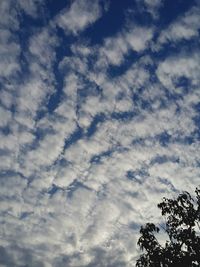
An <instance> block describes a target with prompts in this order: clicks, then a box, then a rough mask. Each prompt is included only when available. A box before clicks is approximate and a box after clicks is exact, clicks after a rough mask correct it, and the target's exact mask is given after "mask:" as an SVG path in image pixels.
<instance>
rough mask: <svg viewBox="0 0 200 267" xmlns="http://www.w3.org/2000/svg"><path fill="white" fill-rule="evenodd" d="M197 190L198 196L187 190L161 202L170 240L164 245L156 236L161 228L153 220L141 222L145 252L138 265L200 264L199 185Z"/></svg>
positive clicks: (185, 266)
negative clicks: (174, 197) (151, 221)
mask: <svg viewBox="0 0 200 267" xmlns="http://www.w3.org/2000/svg"><path fill="white" fill-rule="evenodd" d="M195 194H196V197H195V199H193V198H192V197H191V195H190V194H189V193H188V192H184V193H182V194H180V195H179V196H178V197H177V198H176V199H167V198H163V202H161V203H160V204H158V208H159V209H161V212H162V216H164V217H165V221H166V223H165V226H164V227H163V229H164V230H165V232H166V233H167V235H168V237H169V240H168V241H166V243H165V244H164V245H163V246H162V245H161V244H160V243H159V242H158V240H157V238H156V233H158V232H159V231H160V229H159V228H158V227H156V226H155V225H154V224H153V223H147V224H146V225H145V226H144V227H143V226H142V227H141V229H140V234H141V236H140V238H139V240H138V245H139V247H140V249H141V250H144V251H145V253H144V254H142V255H141V256H140V258H139V259H138V260H137V263H136V267H178V266H181V267H193V266H200V232H199V230H200V228H199V222H200V189H196V190H195Z"/></svg>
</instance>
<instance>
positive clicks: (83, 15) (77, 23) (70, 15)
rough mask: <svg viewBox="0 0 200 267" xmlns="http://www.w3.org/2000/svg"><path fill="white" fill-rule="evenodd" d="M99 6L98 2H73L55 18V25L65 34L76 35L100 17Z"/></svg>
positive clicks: (81, 0)
mask: <svg viewBox="0 0 200 267" xmlns="http://www.w3.org/2000/svg"><path fill="white" fill-rule="evenodd" d="M101 13H102V10H101V6H100V3H99V2H98V1H96V0H95V1H90V0H89V1H86V0H80V1H74V2H73V3H72V4H71V6H70V7H69V8H66V10H64V11H63V12H62V14H59V15H58V17H57V24H58V26H60V27H61V28H63V29H64V30H65V31H66V32H67V33H68V32H72V33H73V34H75V35H76V34H77V33H78V32H80V31H83V30H84V29H85V28H87V27H88V26H89V25H90V24H92V23H94V22H95V21H96V20H97V19H98V18H100V17H101Z"/></svg>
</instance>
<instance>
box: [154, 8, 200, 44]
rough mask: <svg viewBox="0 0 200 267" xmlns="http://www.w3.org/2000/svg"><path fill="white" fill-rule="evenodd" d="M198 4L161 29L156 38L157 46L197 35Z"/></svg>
mask: <svg viewBox="0 0 200 267" xmlns="http://www.w3.org/2000/svg"><path fill="white" fill-rule="evenodd" d="M199 14H200V9H199V6H195V7H192V8H191V9H190V10H189V11H187V12H186V13H185V14H184V15H182V16H180V17H179V18H178V19H176V20H175V21H174V22H172V23H171V24H170V25H169V27H168V28H167V29H165V30H163V31H161V33H160V36H159V38H158V46H159V47H160V46H161V47H162V45H163V44H165V43H169V42H171V43H176V42H179V41H181V40H190V39H192V38H197V37H198V36H199V29H200V26H199V19H200V15H199Z"/></svg>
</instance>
